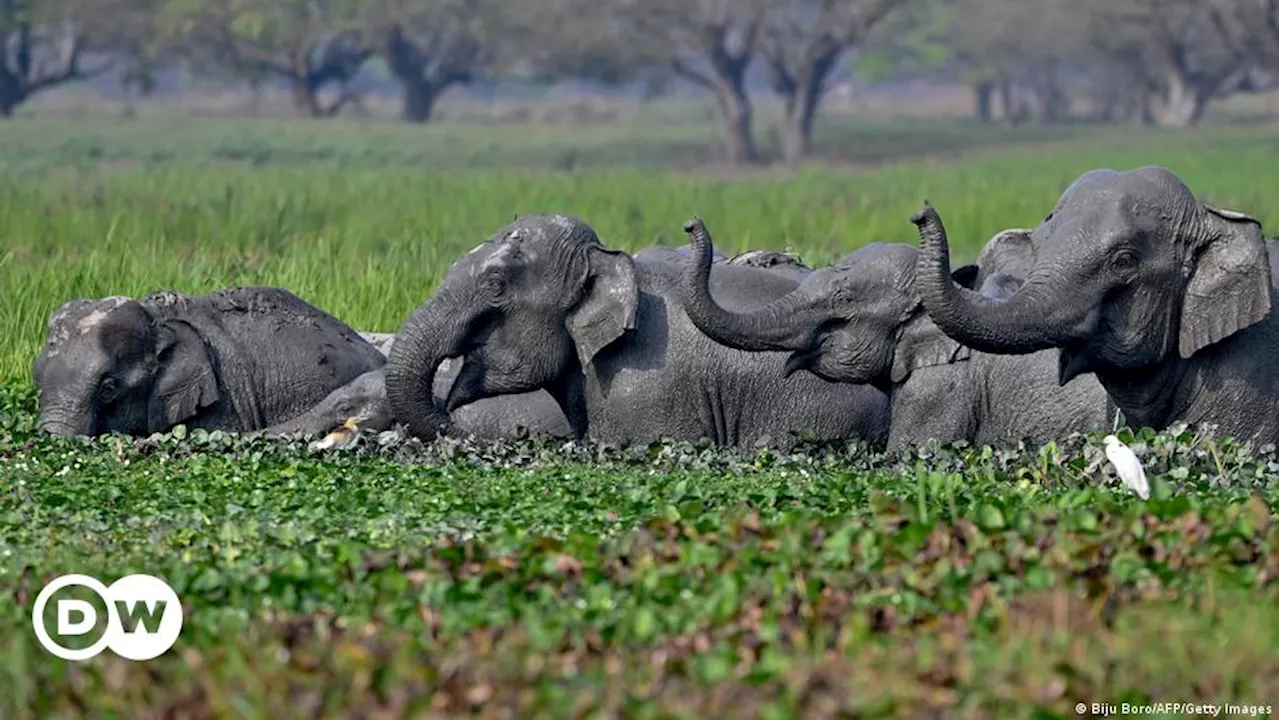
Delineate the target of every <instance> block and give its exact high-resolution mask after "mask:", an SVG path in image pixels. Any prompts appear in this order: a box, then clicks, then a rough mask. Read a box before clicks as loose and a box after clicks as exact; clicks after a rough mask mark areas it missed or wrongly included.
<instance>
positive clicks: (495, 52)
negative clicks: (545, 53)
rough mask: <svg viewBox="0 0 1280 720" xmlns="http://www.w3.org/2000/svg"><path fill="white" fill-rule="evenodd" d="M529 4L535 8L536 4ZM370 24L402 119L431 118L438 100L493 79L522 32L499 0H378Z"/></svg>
mask: <svg viewBox="0 0 1280 720" xmlns="http://www.w3.org/2000/svg"><path fill="white" fill-rule="evenodd" d="M534 5H537V4H536V3H535V4H534ZM376 7H377V9H376V11H375V12H374V19H373V20H372V21H371V22H372V24H373V26H374V27H375V28H376V31H375V32H376V33H377V35H378V37H379V38H380V40H379V42H380V45H381V52H382V54H383V56H384V58H385V59H386V62H387V68H388V69H389V70H390V71H391V73H392V74H393V75H394V76H395V78H396V80H397V81H399V82H400V84H401V85H402V86H403V88H404V103H403V106H402V109H401V115H402V117H403V118H404V119H405V120H407V121H409V122H413V123H425V122H427V121H428V120H430V119H431V114H432V111H433V110H434V109H435V106H436V101H437V100H438V99H439V97H440V95H441V94H442V93H443V92H444V91H446V90H448V89H449V88H450V87H453V86H455V85H467V84H469V83H471V82H473V81H475V80H476V79H478V78H480V77H482V76H485V75H489V74H492V73H493V72H494V71H495V70H497V69H498V67H499V64H500V63H501V62H502V61H504V60H508V59H509V57H510V56H509V54H508V53H507V52H506V47H507V45H508V44H509V43H511V42H512V40H511V38H513V37H518V36H519V33H520V32H521V31H520V30H519V29H518V25H517V23H514V22H509V21H508V18H507V16H506V14H507V13H508V12H512V13H515V12H518V11H519V9H520V7H521V6H518V5H514V4H509V5H505V6H504V4H503V3H501V2H500V0H380V1H379V2H378V3H377V5H376Z"/></svg>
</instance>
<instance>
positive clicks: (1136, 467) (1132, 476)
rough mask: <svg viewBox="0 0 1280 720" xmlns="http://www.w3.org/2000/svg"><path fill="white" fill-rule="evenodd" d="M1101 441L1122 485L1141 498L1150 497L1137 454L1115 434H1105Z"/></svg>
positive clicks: (1145, 476)
mask: <svg viewBox="0 0 1280 720" xmlns="http://www.w3.org/2000/svg"><path fill="white" fill-rule="evenodd" d="M1102 442H1103V443H1104V444H1106V446H1107V459H1108V460H1110V461H1111V467H1113V468H1115V469H1116V474H1117V475H1119V476H1120V480H1121V481H1122V482H1124V486H1125V487H1127V488H1129V489H1130V490H1132V491H1134V492H1135V493H1137V494H1138V497H1140V498H1142V499H1143V500H1146V499H1148V498H1150V497H1151V488H1149V487H1148V486H1147V474H1146V473H1145V472H1143V470H1142V463H1140V462H1138V456H1137V455H1134V454H1133V451H1132V450H1130V449H1129V446H1128V445H1125V444H1124V443H1122V442H1120V438H1118V437H1116V436H1115V435H1108V436H1106V437H1105V438H1103V439H1102Z"/></svg>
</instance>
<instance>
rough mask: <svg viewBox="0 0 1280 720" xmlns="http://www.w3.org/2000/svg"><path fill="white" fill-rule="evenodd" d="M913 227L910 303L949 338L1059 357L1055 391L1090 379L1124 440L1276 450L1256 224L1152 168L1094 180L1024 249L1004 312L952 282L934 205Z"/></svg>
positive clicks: (1261, 248) (1265, 277) (1267, 315)
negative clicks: (1178, 438)
mask: <svg viewBox="0 0 1280 720" xmlns="http://www.w3.org/2000/svg"><path fill="white" fill-rule="evenodd" d="M912 222H913V223H915V225H916V226H917V228H918V232H919V236H920V255H919V260H918V269H917V280H916V284H917V287H918V288H919V290H920V295H921V301H922V302H923V304H924V307H925V310H926V311H927V312H928V314H929V317H930V318H932V320H933V321H934V322H935V323H936V324H937V325H938V327H939V328H941V329H942V331H943V332H945V333H946V334H947V335H949V336H950V337H952V338H954V339H956V340H958V341H959V342H961V343H964V344H965V345H968V346H969V347H972V348H973V349H975V350H978V351H981V352H988V353H999V354H1026V353H1033V352H1038V351H1041V350H1045V349H1049V348H1056V349H1057V353H1058V382H1059V383H1060V384H1062V385H1066V384H1067V383H1069V382H1071V381H1072V380H1073V379H1074V378H1076V377H1077V376H1080V375H1084V374H1093V375H1094V376H1096V377H1097V379H1098V381H1099V382H1100V383H1101V384H1102V386H1103V387H1104V388H1105V389H1106V391H1107V393H1108V394H1109V396H1110V397H1111V400H1112V401H1113V402H1114V403H1115V404H1116V405H1117V406H1118V407H1119V408H1120V409H1121V410H1122V411H1123V412H1124V416H1125V420H1126V422H1127V423H1128V424H1129V425H1130V426H1131V427H1134V428H1138V427H1143V426H1146V427H1150V428H1152V429H1154V430H1161V429H1164V428H1166V427H1168V426H1169V425H1170V424H1172V423H1174V422H1185V423H1187V424H1189V425H1194V424H1213V425H1216V426H1217V429H1218V432H1221V433H1223V434H1226V435H1230V436H1234V437H1236V438H1237V439H1240V440H1254V441H1257V442H1259V443H1263V444H1267V443H1270V444H1274V443H1275V442H1276V439H1277V438H1276V434H1277V418H1276V396H1277V383H1276V375H1277V372H1276V347H1277V344H1278V343H1277V333H1278V330H1277V321H1276V256H1277V249H1276V243H1275V242H1274V241H1272V242H1267V241H1266V240H1264V238H1263V235H1262V228H1261V226H1260V224H1259V223H1258V221H1257V220H1255V219H1253V218H1252V217H1249V216H1248V215H1245V214H1242V213H1238V212H1232V211H1228V210H1223V209H1219V208H1216V207H1213V206H1211V205H1208V204H1203V203H1200V202H1198V201H1197V200H1196V198H1195V196H1194V195H1193V194H1192V192H1191V190H1190V189H1189V188H1188V187H1187V186H1186V185H1185V184H1184V183H1183V182H1182V180H1181V179H1180V178H1179V177H1178V176H1177V175H1175V174H1174V173H1173V172H1172V171H1170V170H1168V169H1167V168H1164V167H1161V166H1157V165H1148V166H1144V167H1140V168H1137V169H1134V170H1128V171H1116V170H1112V169H1097V170H1092V171H1089V172H1087V173H1085V174H1083V175H1081V176H1080V177H1079V178H1078V179H1077V180H1076V181H1075V182H1073V183H1072V184H1071V185H1070V186H1069V187H1068V188H1067V189H1066V190H1065V191H1064V192H1063V194H1062V195H1061V197H1060V198H1059V199H1058V202H1057V204H1056V205H1055V206H1054V208H1053V210H1052V212H1050V213H1049V215H1048V217H1046V218H1045V220H1044V221H1043V222H1042V223H1040V224H1039V225H1038V226H1036V227H1035V228H1034V229H1033V230H1031V231H1030V232H1028V233H1025V234H1023V235H1022V236H1021V238H1020V243H1021V244H1022V246H1023V247H1024V253H1025V256H1026V257H1027V258H1028V260H1029V264H1030V271H1029V272H1028V273H1027V275H1026V278H1025V281H1024V282H1023V283H1022V284H1021V286H1020V287H1019V288H1018V291H1017V292H1015V293H1013V294H1012V295H1010V296H1008V297H1003V298H990V297H984V296H982V295H980V294H977V293H974V292H972V291H970V290H967V289H964V288H958V287H956V286H955V285H954V284H953V283H952V282H951V281H950V275H951V270H950V260H949V255H948V252H949V251H948V247H947V235H946V230H945V228H944V227H943V224H942V219H941V217H939V215H938V212H937V210H936V209H934V208H933V206H932V205H930V204H929V203H928V202H926V203H925V205H924V207H923V209H922V210H921V211H919V212H918V213H916V214H915V215H914V216H913V217H912Z"/></svg>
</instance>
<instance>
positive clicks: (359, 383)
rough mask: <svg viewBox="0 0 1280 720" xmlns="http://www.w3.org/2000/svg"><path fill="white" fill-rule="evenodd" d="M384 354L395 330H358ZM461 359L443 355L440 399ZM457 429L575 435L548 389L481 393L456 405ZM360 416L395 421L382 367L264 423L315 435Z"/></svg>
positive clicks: (367, 426)
mask: <svg viewBox="0 0 1280 720" xmlns="http://www.w3.org/2000/svg"><path fill="white" fill-rule="evenodd" d="M360 334H361V335H362V336H363V337H364V338H365V339H366V340H369V341H370V342H371V343H373V344H374V345H375V346H376V347H377V348H378V349H379V350H381V351H382V352H383V354H387V353H389V352H390V351H391V346H392V345H393V344H394V341H395V336H394V335H384V334H376V333H360ZM460 366H461V363H458V362H455V361H453V360H445V361H444V362H443V363H442V364H441V365H440V369H439V371H438V372H437V373H436V383H435V396H436V399H437V402H439V403H441V404H443V402H444V398H446V397H448V395H449V389H450V388H451V387H453V381H454V379H455V378H456V377H457V375H458V368H459V367H460ZM453 416H454V422H455V423H456V425H457V427H458V434H459V435H464V436H471V437H477V438H483V439H488V440H497V439H501V438H513V437H521V436H539V435H541V436H548V437H557V438H569V437H571V436H572V435H573V431H572V429H571V428H570V427H569V422H568V420H566V419H565V417H564V413H563V412H561V411H560V406H559V405H557V404H556V401H555V400H553V399H552V398H551V396H550V395H548V394H547V393H546V391H543V390H538V391H535V392H529V393H520V394H517V395H503V396H501V397H493V398H484V399H482V400H477V401H475V402H473V403H470V404H468V405H465V406H463V407H460V408H458V409H457V410H456V411H455V412H454V414H453ZM352 417H357V418H359V419H360V420H359V426H360V428H361V429H364V430H374V431H380V430H386V429H387V428H390V427H391V426H392V424H394V422H395V416H394V414H393V413H392V412H391V403H390V402H388V400H387V386H386V372H385V368H378V369H377V370H370V371H369V372H367V373H365V374H363V375H361V376H360V377H358V378H356V379H355V380H352V381H351V382H349V383H347V384H346V385H343V386H342V387H340V388H338V389H337V390H334V391H333V392H331V393H329V395H328V396H326V397H325V398H324V399H323V400H321V401H320V402H319V403H317V404H316V405H315V406H314V407H312V408H311V409H310V410H307V411H306V412H304V413H303V414H301V415H299V416H297V417H295V418H293V419H292V420H288V421H286V422H283V423H280V424H278V425H273V426H272V427H270V428H267V433H268V434H270V435H293V434H302V435H306V436H313V435H316V434H317V433H321V432H328V431H329V430H332V429H333V428H336V427H337V426H339V425H341V424H343V423H344V422H345V421H346V420H347V419H348V418H352Z"/></svg>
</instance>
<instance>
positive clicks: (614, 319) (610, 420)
mask: <svg viewBox="0 0 1280 720" xmlns="http://www.w3.org/2000/svg"><path fill="white" fill-rule="evenodd" d="M912 222H913V223H914V224H915V225H916V226H917V229H918V235H919V246H918V247H916V246H913V245H905V244H887V243H876V244H870V245H866V246H863V247H861V248H859V249H858V250H857V251H855V252H853V253H851V254H850V255H848V256H847V257H845V258H844V259H843V260H841V261H839V262H837V263H835V264H834V265H831V266H829V267H826V268H822V269H816V270H815V269H810V268H808V267H805V266H804V265H802V264H801V263H800V262H799V261H797V260H796V259H795V258H793V257H791V256H789V255H786V254H783V253H780V252H774V251H768V250H757V251H753V252H749V253H746V254H744V255H739V256H737V257H734V258H725V257H723V256H721V255H719V253H717V252H716V250H715V248H714V247H713V245H712V239H711V234H710V232H709V230H708V229H707V227H706V226H705V224H704V223H703V222H702V221H701V220H700V219H696V218H695V219H694V220H691V221H690V222H688V223H686V224H685V231H686V233H687V234H688V238H689V244H688V245H687V246H686V247H683V248H680V249H678V250H672V249H668V248H662V247H655V248H651V249H649V250H646V251H644V252H641V253H638V254H635V255H628V254H626V253H624V252H621V251H617V250H611V249H609V248H607V247H605V246H604V245H603V244H602V243H601V241H600V239H599V238H598V237H597V235H596V233H595V231H594V230H593V229H592V228H591V227H590V226H589V225H587V224H586V223H585V222H583V221H582V220H579V219H577V218H574V217H571V216H566V215H527V216H523V217H519V218H517V219H516V220H515V221H514V222H512V223H510V224H509V225H507V226H506V227H504V228H502V229H501V230H499V231H498V232H497V233H495V234H494V235H493V236H492V237H490V238H489V239H488V240H486V241H485V242H484V243H482V244H481V245H480V246H479V247H477V248H475V249H474V250H472V251H471V252H470V253H468V254H466V255H464V256H463V257H461V258H460V259H459V260H458V261H457V262H455V263H454V264H453V266H452V267H451V268H450V269H449V271H448V273H447V274H446V276H445V278H444V280H443V281H442V282H441V284H440V286H439V288H438V289H437V290H436V292H435V294H434V295H433V296H432V297H431V298H430V299H428V300H427V301H426V302H425V303H424V304H423V305H421V306H420V307H419V308H417V310H416V311H415V312H414V313H413V314H412V315H411V316H410V317H409V318H408V319H407V320H406V321H405V322H404V324H403V326H402V327H401V328H400V330H399V332H398V333H396V334H395V335H394V336H392V335H378V334H375V333H364V332H358V331H356V330H353V329H352V328H351V327H349V326H347V325H346V324H345V323H343V322H342V321H341V320H339V319H337V318H335V317H333V316H332V315H330V314H328V313H326V312H325V311H323V310H321V309H319V308H317V307H315V306H313V305H310V304H309V303H307V302H305V301H303V300H301V299H300V298H298V297H297V296H295V295H293V294H292V293H289V292H288V291H286V290H282V289H279V288H269V287H240V288H231V289H226V290H220V291H216V292H213V293H210V294H208V295H202V296H184V295H179V294H176V293H171V292H161V293H154V294H152V295H150V296H148V297H146V298H143V299H142V300H135V299H131V298H124V297H110V298H106V299H101V300H73V301H71V302H69V303H66V304H65V305H63V306H62V307H60V308H58V309H57V310H56V311H55V312H54V313H53V315H52V316H51V317H50V319H49V325H48V334H47V342H46V344H45V346H44V348H43V349H42V350H41V351H40V353H39V354H38V356H37V358H36V361H35V367H34V371H35V380H36V384H37V386H38V387H39V390H40V429H41V430H42V431H45V432H50V433H55V434H60V435H95V434H104V433H110V432H120V433H126V434H133V435H144V434H150V433H153V432H163V431H165V430H168V429H170V428H172V427H173V426H175V425H177V424H185V425H187V426H188V427H192V428H207V429H222V430H229V431H239V432H253V431H259V430H265V431H266V432H268V433H270V434H281V435H292V434H308V435H313V434H316V433H319V432H324V431H327V430H329V429H331V428H333V427H335V426H337V425H340V424H342V423H344V422H345V421H348V420H349V419H351V418H356V419H357V422H358V423H359V425H360V426H361V427H366V428H371V429H378V430H382V429H386V428H389V427H391V426H392V425H393V424H395V423H400V424H403V425H404V426H405V427H406V429H407V431H408V432H409V433H410V434H412V435H415V436H418V437H422V438H432V437H436V436H437V435H439V434H455V435H472V436H478V437H485V438H498V437H509V436H517V435H523V434H526V433H527V434H534V435H549V436H553V437H563V438H584V437H590V438H593V439H596V440H600V441H604V442H607V443H612V444H627V443H646V442H650V441H653V440H656V439H658V438H660V437H675V438H682V439H690V440H696V439H700V438H710V439H712V440H714V441H715V442H716V443H717V444H719V445H739V446H752V445H756V444H761V443H767V444H772V445H774V446H781V447H787V446H789V445H791V444H793V443H794V442H795V441H796V439H797V438H798V437H801V436H807V437H810V438H816V439H825V440H834V439H861V440H864V441H866V442H868V443H869V444H870V445H872V446H873V447H876V448H885V447H887V448H890V449H893V448H898V447H901V446H904V445H910V444H918V443H922V442H925V441H928V440H938V441H942V442H950V441H956V440H966V441H968V442H970V443H974V444H1001V443H1006V442H1014V441H1018V440H1026V441H1030V442H1033V443H1042V442H1046V441H1048V440H1051V439H1053V438H1058V437H1062V436H1064V435H1067V434H1069V433H1073V432H1089V431H1095V430H1103V429H1109V428H1110V427H1111V426H1112V423H1113V422H1114V418H1116V417H1117V413H1118V412H1122V413H1123V416H1124V419H1125V422H1126V423H1127V424H1129V425H1130V426H1132V427H1141V426H1150V427H1153V428H1157V429H1160V428H1164V427H1166V426H1168V425H1170V424H1171V423H1174V422H1177V421H1184V422H1188V423H1193V424H1195V423H1211V424H1213V425H1216V426H1217V427H1218V429H1219V432H1222V433H1224V434H1228V435H1232V436H1235V437H1237V438H1240V439H1245V440H1252V441H1254V442H1258V443H1273V444H1274V443H1276V441H1277V383H1276V379H1277V354H1278V353H1280V340H1278V337H1277V320H1276V305H1277V302H1276V282H1277V277H1278V276H1280V273H1278V272H1277V267H1276V258H1277V249H1276V241H1275V239H1274V238H1272V239H1267V238H1264V236H1263V234H1262V228H1261V226H1260V224H1259V223H1258V222H1257V221H1256V220H1254V219H1253V218H1251V217H1249V216H1247V215H1244V214H1241V213H1236V212H1230V211H1226V210H1221V209H1218V208H1215V207H1212V206H1210V205H1207V204H1204V203H1200V202H1198V201H1197V200H1196V198H1195V197H1194V196H1193V195H1192V193H1191V191H1190V190H1189V189H1188V188H1187V187H1186V185H1185V184H1183V182H1182V181H1181V180H1180V179H1179V178H1178V177H1177V176H1176V175H1174V174H1173V173H1172V172H1170V171H1168V170H1166V169H1164V168H1160V167H1155V166H1148V167H1143V168H1140V169H1137V170H1132V171H1128V172H1117V171H1113V170H1094V171H1091V172H1088V173H1086V174H1085V175H1083V176H1081V177H1080V178H1079V179H1077V180H1076V181H1075V182H1074V183H1072V184H1071V186H1070V187H1068V188H1067V189H1066V191H1065V192H1064V193H1063V194H1062V196H1061V198H1060V199H1059V200H1058V203H1057V205H1056V206H1055V207H1054V208H1053V209H1052V211H1051V212H1050V213H1049V214H1048V215H1047V217H1046V218H1045V220H1044V221H1043V222H1042V223H1041V224H1040V225H1038V226H1037V227H1036V228H1034V229H1029V230H1023V229H1010V230H1005V231H1002V232H1000V233H998V234H996V235H995V236H994V237H993V238H991V239H990V240H989V241H988V242H987V244H986V245H985V247H984V248H983V249H982V251H981V253H980V254H979V256H978V258H977V261H976V262H975V263H974V264H972V265H965V266H963V267H959V268H955V269H953V268H952V267H951V263H950V258H949V252H948V240H947V233H946V230H945V228H944V227H943V223H942V218H941V217H940V215H939V213H938V212H937V210H935V209H934V208H933V207H932V206H930V205H929V204H928V203H927V202H926V203H925V206H924V208H923V209H922V210H921V211H920V212H919V213H917V214H916V215H915V216H914V217H913V218H912Z"/></svg>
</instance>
